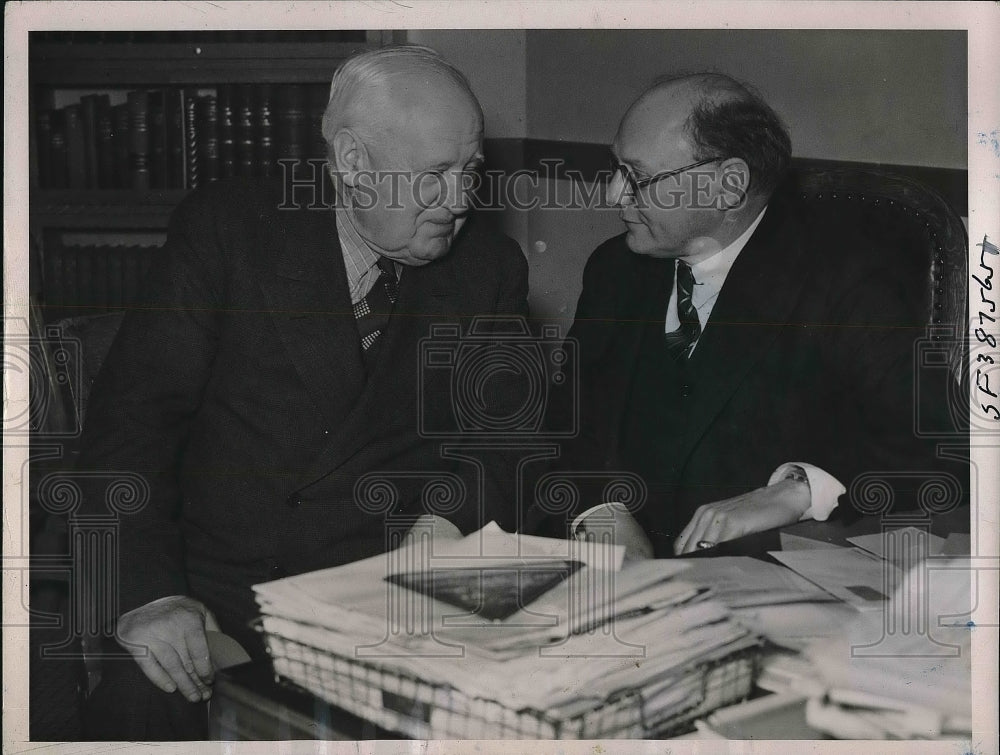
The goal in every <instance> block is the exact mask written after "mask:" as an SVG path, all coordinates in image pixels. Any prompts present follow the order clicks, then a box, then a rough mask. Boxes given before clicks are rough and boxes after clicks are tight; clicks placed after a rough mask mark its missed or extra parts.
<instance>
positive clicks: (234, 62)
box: [28, 31, 403, 319]
mask: <svg viewBox="0 0 1000 755" xmlns="http://www.w3.org/2000/svg"><path fill="white" fill-rule="evenodd" d="M401 41H403V39H402V38H401V35H400V33H399V32H391V31H389V32H386V31H339V32H338V31H325V32H324V31H321V32H316V31H301V32H296V31H281V32H274V31H268V32H253V31H237V32H103V33H102V32H87V33H80V32H32V35H31V37H30V39H29V70H28V78H29V85H30V88H31V99H30V112H29V135H30V137H29V138H30V149H31V159H30V187H29V219H30V231H31V235H32V241H33V244H32V247H33V251H34V256H35V257H36V258H35V259H33V260H32V266H31V267H32V282H31V290H32V293H33V296H34V297H35V299H36V300H37V301H40V302H42V303H43V304H44V303H45V300H46V299H45V288H46V286H45V273H44V271H45V264H44V257H45V252H46V248H47V247H48V248H50V249H51V248H53V247H54V245H56V244H60V243H62V242H61V239H62V238H63V237H64V236H65V235H66V234H86V235H88V237H91V236H92V237H93V238H95V239H97V240H96V242H94V243H112V244H114V243H122V241H121V239H122V238H123V234H134V235H135V234H138V235H140V236H142V237H143V238H145V239H146V241H145V242H144V243H149V238H150V237H151V236H155V235H156V234H162V233H163V232H164V231H165V229H166V227H167V221H168V219H169V217H170V213H171V212H172V211H173V209H174V207H175V206H176V205H177V203H178V202H179V201H180V200H181V199H182V198H183V197H184V196H185V194H186V193H187V192H188V190H187V189H149V190H130V189H51V188H44V187H43V185H42V182H41V181H40V180H39V145H38V129H37V114H38V111H39V107H40V103H42V102H44V101H46V100H51V98H52V96H53V93H62V98H63V99H64V100H65V99H67V98H69V99H70V100H72V98H73V97H74V96H76V95H77V94H80V95H83V94H87V93H90V92H102V91H113V92H114V91H127V90H136V89H156V88H161V87H162V88H167V87H192V88H196V87H207V88H211V87H213V86H216V85H222V84H272V85H275V86H276V87H278V86H280V85H281V84H314V85H320V84H326V83H328V82H329V81H330V79H331V77H332V75H333V73H334V71H335V70H336V68H337V66H338V65H339V64H340V62H341V61H343V60H344V59H345V58H347V57H348V56H349V55H351V54H352V53H355V52H358V51H360V50H364V49H370V48H373V47H379V46H383V45H386V44H391V43H394V42H401ZM101 234H107V237H108V238H109V239H112V240H111V241H103V240H102V237H101ZM65 313H66V312H65V310H63V311H61V313H60V314H65ZM46 319H49V318H48V317H46Z"/></svg>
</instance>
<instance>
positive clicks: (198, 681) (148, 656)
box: [118, 595, 217, 703]
mask: <svg viewBox="0 0 1000 755" xmlns="http://www.w3.org/2000/svg"><path fill="white" fill-rule="evenodd" d="M206 623H208V625H209V627H210V628H212V627H217V625H216V624H215V619H214V618H213V617H212V615H211V613H210V612H209V610H208V609H207V608H205V606H204V605H202V604H201V603H199V602H198V601H197V600H194V599H193V598H188V597H186V596H184V595H173V596H171V597H169V598H161V599H160V600H156V601H153V602H152V603H147V604H146V605H144V606H140V607H139V608H136V609H135V610H133V611H129V612H128V613H126V614H123V615H122V616H121V618H120V619H119V620H118V641H119V643H121V645H122V647H124V648H125V649H126V650H128V651H129V652H130V653H132V655H133V657H134V658H135V662H136V663H138V664H139V668H141V669H142V672H143V673H144V674H145V675H146V676H147V677H148V678H149V680H150V681H151V682H152V683H153V684H155V685H156V686H157V687H159V688H160V689H162V690H163V691H164V692H173V691H174V690H180V692H181V694H182V695H184V697H186V698H187V699H188V700H190V701H191V702H195V703H196V702H200V701H201V700H207V699H208V698H209V697H211V696H212V689H211V687H210V685H211V684H212V681H213V678H214V670H213V668H212V660H211V658H210V657H209V653H208V640H207V639H206V638H205V625H206ZM144 651H145V652H144Z"/></svg>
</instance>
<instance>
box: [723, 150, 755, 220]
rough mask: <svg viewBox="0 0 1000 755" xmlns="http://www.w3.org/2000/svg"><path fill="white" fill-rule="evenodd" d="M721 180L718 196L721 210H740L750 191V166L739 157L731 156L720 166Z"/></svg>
mask: <svg viewBox="0 0 1000 755" xmlns="http://www.w3.org/2000/svg"><path fill="white" fill-rule="evenodd" d="M719 170H720V173H721V180H720V182H719V193H718V195H717V196H716V199H717V201H718V203H719V204H718V206H719V209H720V210H738V209H739V208H740V207H742V206H743V205H744V204H746V201H747V195H748V193H749V191H750V166H749V165H747V164H746V162H745V161H744V160H742V159H740V158H739V157H730V158H729V159H727V160H724V161H723V162H722V164H721V165H720V166H719Z"/></svg>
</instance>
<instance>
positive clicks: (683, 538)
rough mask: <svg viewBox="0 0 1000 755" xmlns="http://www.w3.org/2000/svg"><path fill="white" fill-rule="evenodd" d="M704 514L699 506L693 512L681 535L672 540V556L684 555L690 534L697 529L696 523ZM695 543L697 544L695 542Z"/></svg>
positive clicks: (703, 508) (703, 510)
mask: <svg viewBox="0 0 1000 755" xmlns="http://www.w3.org/2000/svg"><path fill="white" fill-rule="evenodd" d="M704 512H705V507H704V506H699V507H698V508H697V509H696V510H695V512H694V516H692V517H691V521H690V522H688V523H687V526H686V527H685V528H684V529H683V530H681V534H680V535H678V536H677V539H676V540H674V555H675V556H679V555H681V554H682V553H686V552H687V551H686V550H685V547H686V545H687V544H688V543H689V542H691V534H692V533H693V532H694V531H695V529H696V528H697V527H698V523H699V521H700V520H701V516H702V514H703V513H704ZM695 542H698V541H697V540H696V541H695Z"/></svg>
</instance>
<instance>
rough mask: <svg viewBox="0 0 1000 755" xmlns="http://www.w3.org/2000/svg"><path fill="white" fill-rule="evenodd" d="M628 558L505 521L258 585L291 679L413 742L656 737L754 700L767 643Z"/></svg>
mask: <svg viewBox="0 0 1000 755" xmlns="http://www.w3.org/2000/svg"><path fill="white" fill-rule="evenodd" d="M622 555H623V554H622V548H621V547H620V546H614V545H610V544H606V543H600V542H586V543H582V542H573V541H566V540H552V539H547V538H536V537H528V536H519V535H511V534H508V533H505V532H503V531H502V530H500V529H499V528H498V527H496V525H492V524H491V525H489V526H487V527H485V528H484V529H482V530H480V531H479V532H476V533H473V534H472V535H470V536H468V537H466V538H464V539H461V540H449V541H442V540H441V539H437V540H435V539H434V538H433V536H431V535H430V534H428V536H426V537H425V536H421V533H419V532H418V533H416V534H414V535H411V536H410V537H408V538H407V539H406V541H405V542H404V543H403V544H402V545H401V547H399V548H396V549H394V550H391V551H390V552H388V553H387V554H384V555H380V556H377V557H374V558H370V559H367V560H365V561H360V562H357V563H354V564H348V565H346V566H341V567H337V568H333V569H327V570H323V571H318V572H313V573H310V574H304V575H300V576H297V577H290V578H287V579H283V580H279V581H276V582H270V583H266V584H262V585H257V586H256V587H255V588H254V589H255V591H256V593H257V600H258V603H259V604H260V607H261V613H262V614H263V628H264V632H265V634H266V636H267V641H268V647H269V650H270V652H271V655H272V657H273V660H274V667H275V672H276V673H277V674H278V675H279V676H282V677H285V678H287V679H290V680H291V681H293V682H295V683H297V684H299V685H301V686H303V687H305V688H306V689H308V690H310V691H311V692H313V693H314V694H316V695H317V696H319V697H321V698H323V699H325V700H327V701H328V702H331V703H333V704H335V705H338V706H340V707H342V708H345V709H347V710H350V711H351V712H353V713H356V714H358V715H361V716H363V717H366V718H368V719H369V720H372V721H373V722H374V723H377V724H379V725H382V726H384V727H386V728H393V729H396V730H399V731H402V732H403V733H406V734H410V735H411V736H416V737H455V736H465V737H468V736H473V737H479V738H482V737H504V736H509V737H530V736H538V737H546V738H550V737H576V736H579V737H600V736H642V735H650V734H653V733H655V732H656V730H657V729H658V728H660V727H662V726H666V725H668V724H670V725H672V726H673V725H676V724H677V723H678V722H680V721H681V720H684V721H688V720H693V718H694V717H697V716H700V715H704V714H706V713H707V712H709V711H710V710H711V709H713V708H715V707H719V706H721V705H724V704H727V703H729V702H733V701H735V700H738V699H740V698H741V697H743V696H745V695H746V694H747V693H748V692H749V690H750V686H751V684H752V677H753V669H754V667H755V659H756V650H757V648H758V647H759V639H758V637H757V636H756V635H754V634H752V633H751V632H750V631H748V630H747V629H746V628H744V627H743V626H741V625H739V624H737V623H736V622H734V621H732V620H731V619H730V615H729V610H728V609H727V608H726V607H725V606H724V605H723V604H722V603H720V602H718V601H715V600H712V599H711V595H710V591H709V590H706V589H705V588H704V587H697V586H694V585H692V584H689V583H687V582H685V581H683V580H682V579H678V578H677V575H678V574H679V573H680V572H682V571H683V569H684V568H685V567H684V564H681V563H678V562H672V561H645V562H637V563H629V564H627V565H626V566H625V567H624V568H622Z"/></svg>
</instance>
